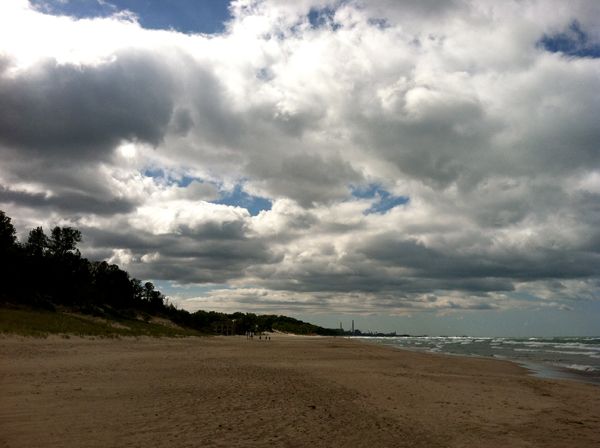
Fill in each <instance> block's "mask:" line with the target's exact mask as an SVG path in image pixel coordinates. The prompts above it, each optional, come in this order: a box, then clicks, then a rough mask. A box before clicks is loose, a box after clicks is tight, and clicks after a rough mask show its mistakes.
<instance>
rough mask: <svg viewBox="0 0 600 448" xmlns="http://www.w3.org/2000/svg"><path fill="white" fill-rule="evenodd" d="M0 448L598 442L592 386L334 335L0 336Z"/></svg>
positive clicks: (599, 408)
mask: <svg viewBox="0 0 600 448" xmlns="http://www.w3.org/2000/svg"><path fill="white" fill-rule="evenodd" d="M0 357H1V359H0V361H1V363H0V447H27V448H30V447H342V446H344V447H369V448H379V447H429V448H430V447H503V448H504V447H574V446H576V447H598V446H600V387H599V386H596V385H590V384H582V383H577V382H572V381H557V380H554V381H551V380H542V379H538V378H533V377H531V376H528V375H527V374H526V371H525V370H524V369H522V368H521V367H519V366H517V365H515V364H512V363H510V362H503V361H497V360H486V359H472V358H459V357H455V356H453V357H447V356H443V355H431V354H424V353H414V352H408V351H400V350H396V349H393V348H388V347H381V346H375V345H369V344H365V343H361V342H357V341H350V340H346V339H339V338H338V339H335V338H301V337H285V336H274V337H273V338H272V340H271V341H258V340H256V339H255V340H252V341H249V340H246V338H245V337H229V338H225V337H216V338H186V339H166V338H165V339H150V338H147V339H146V338H142V339H114V340H111V339H82V338H70V339H63V338H60V337H57V336H54V337H50V338H48V339H32V338H21V337H0Z"/></svg>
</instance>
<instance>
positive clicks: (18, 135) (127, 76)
mask: <svg viewBox="0 0 600 448" xmlns="http://www.w3.org/2000/svg"><path fill="white" fill-rule="evenodd" d="M172 110H173V99H172V80H171V78H170V75H169V72H168V70H166V69H165V67H164V66H163V64H162V63H161V61H160V59H159V58H158V57H157V56H156V55H153V54H150V53H148V52H136V51H121V52H119V53H118V54H116V55H115V57H114V59H113V60H111V61H109V62H104V63H101V64H98V65H95V66H89V65H80V66H79V65H73V64H58V63H57V62H56V61H55V60H52V59H48V60H46V61H43V62H40V63H38V64H37V65H35V66H33V67H30V68H29V69H27V70H26V71H24V72H20V73H19V74H18V75H15V76H10V77H9V76H1V77H0V142H1V143H3V144H4V145H6V146H8V147H13V148H19V149H21V150H25V151H27V152H30V156H31V155H33V154H35V157H48V158H69V159H70V160H71V161H72V162H77V161H78V160H81V159H103V158H106V156H107V154H108V153H109V152H110V151H112V150H113V147H114V146H115V145H116V144H118V143H119V142H120V141H121V140H138V141H143V142H147V143H149V144H152V145H157V144H158V143H160V141H161V140H162V138H163V136H164V133H165V131H166V128H167V125H168V124H169V121H170V119H171V114H172ZM31 153H33V154H31Z"/></svg>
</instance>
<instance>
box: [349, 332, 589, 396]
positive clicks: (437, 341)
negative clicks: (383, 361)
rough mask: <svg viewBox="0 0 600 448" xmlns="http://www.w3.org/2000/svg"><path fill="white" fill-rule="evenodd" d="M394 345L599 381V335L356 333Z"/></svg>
mask: <svg viewBox="0 0 600 448" xmlns="http://www.w3.org/2000/svg"><path fill="white" fill-rule="evenodd" d="M356 339H365V340H368V341H371V342H374V343H378V344H384V345H390V346H393V347H397V348H402V349H408V350H418V351H425V352H433V353H446V354H453V355H463V356H481V357H492V358H498V359H508V360H511V361H515V362H517V363H519V364H521V365H523V366H525V367H527V368H529V369H530V370H531V371H532V373H533V374H534V375H536V376H540V377H545V378H569V379H575V380H579V381H585V382H591V383H596V384H599V385H600V337H555V338H492V337H489V338H476V337H447V336H414V337H384V338H383V337H359V338H356Z"/></svg>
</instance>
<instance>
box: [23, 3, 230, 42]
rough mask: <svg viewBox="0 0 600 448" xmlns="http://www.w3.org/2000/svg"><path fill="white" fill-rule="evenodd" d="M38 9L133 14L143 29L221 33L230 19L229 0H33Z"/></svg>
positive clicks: (82, 15) (89, 15)
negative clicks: (128, 12)
mask: <svg viewBox="0 0 600 448" xmlns="http://www.w3.org/2000/svg"><path fill="white" fill-rule="evenodd" d="M32 4H33V6H34V7H36V8H37V9H38V10H41V11H44V12H46V13H49V14H54V15H66V16H70V17H76V18H93V17H108V16H111V15H113V14H116V13H118V12H121V11H125V10H127V11H130V12H132V13H134V14H135V15H136V16H137V17H138V20H139V23H140V25H142V26H143V27H144V28H151V29H173V30H176V31H180V32H182V33H203V34H214V33H221V32H223V31H224V29H225V25H224V24H225V23H226V22H227V21H228V20H229V19H230V18H231V16H230V13H229V0H202V1H198V0H169V1H163V0H146V1H141V0H70V1H65V0H32Z"/></svg>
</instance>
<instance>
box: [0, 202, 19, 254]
mask: <svg viewBox="0 0 600 448" xmlns="http://www.w3.org/2000/svg"><path fill="white" fill-rule="evenodd" d="M16 243H17V231H16V230H15V227H14V226H13V225H12V223H11V220H10V218H9V217H8V216H6V214H5V213H4V212H3V211H2V210H0V254H2V253H6V252H7V251H9V250H10V249H12V248H13V247H14V246H15V245H16Z"/></svg>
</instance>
